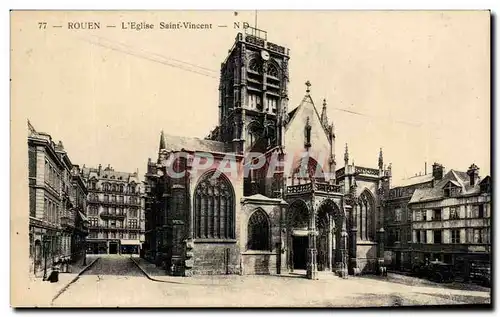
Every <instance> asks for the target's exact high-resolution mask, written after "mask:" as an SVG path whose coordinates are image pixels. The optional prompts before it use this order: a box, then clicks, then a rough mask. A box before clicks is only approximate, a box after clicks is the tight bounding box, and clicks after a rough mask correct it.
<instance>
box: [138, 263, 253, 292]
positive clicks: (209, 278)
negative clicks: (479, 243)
mask: <svg viewBox="0 0 500 317" xmlns="http://www.w3.org/2000/svg"><path fill="white" fill-rule="evenodd" d="M130 259H131V260H132V261H133V262H134V263H135V264H136V265H137V267H138V268H139V269H140V270H141V271H142V272H143V273H144V274H145V275H146V276H147V277H148V278H149V279H150V280H152V281H156V282H164V283H171V284H186V285H212V286H213V285H220V286H226V285H234V284H235V282H236V284H237V283H238V282H240V283H243V282H244V276H241V275H195V276H191V277H183V276H170V275H167V273H166V272H165V270H163V269H161V268H158V267H156V265H154V264H153V263H150V262H148V261H146V260H145V259H143V258H140V257H138V256H133V257H130Z"/></svg>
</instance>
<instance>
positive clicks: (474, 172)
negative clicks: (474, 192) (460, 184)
mask: <svg viewBox="0 0 500 317" xmlns="http://www.w3.org/2000/svg"><path fill="white" fill-rule="evenodd" d="M467 175H469V183H470V185H471V186H474V185H475V184H476V180H477V179H478V178H479V167H477V165H476V164H474V163H472V165H471V166H470V167H469V169H468V170H467Z"/></svg>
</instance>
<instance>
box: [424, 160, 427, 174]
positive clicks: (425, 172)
mask: <svg viewBox="0 0 500 317" xmlns="http://www.w3.org/2000/svg"><path fill="white" fill-rule="evenodd" d="M424 175H427V162H425V168H424Z"/></svg>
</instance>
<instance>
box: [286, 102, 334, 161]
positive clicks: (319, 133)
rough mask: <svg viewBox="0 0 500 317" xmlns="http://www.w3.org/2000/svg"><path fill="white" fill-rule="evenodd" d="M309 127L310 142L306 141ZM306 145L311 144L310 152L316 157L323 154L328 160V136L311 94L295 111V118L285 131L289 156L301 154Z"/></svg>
mask: <svg viewBox="0 0 500 317" xmlns="http://www.w3.org/2000/svg"><path fill="white" fill-rule="evenodd" d="M307 126H310V132H309V133H310V140H306V139H307V136H306V134H307V133H308V132H307V128H306V127H307ZM307 141H309V142H307ZM306 143H310V149H309V150H310V151H311V152H312V153H316V155H319V154H320V153H321V155H326V156H325V158H327V154H329V153H330V141H329V140H328V135H327V133H326V132H325V129H324V128H323V125H322V124H321V121H320V117H319V114H318V111H317V109H316V107H315V106H314V102H313V100H312V98H311V96H310V95H309V94H307V95H306V96H305V97H304V99H303V100H302V102H301V104H300V105H299V106H298V107H297V108H296V109H294V110H293V116H292V117H291V118H290V122H288V125H287V127H286V130H285V149H286V151H287V152H288V153H289V154H292V153H300V152H302V151H304V150H305V149H306V145H307V144H306Z"/></svg>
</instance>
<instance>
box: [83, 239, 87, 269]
mask: <svg viewBox="0 0 500 317" xmlns="http://www.w3.org/2000/svg"><path fill="white" fill-rule="evenodd" d="M83 265H84V266H86V265H87V243H86V241H83Z"/></svg>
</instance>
